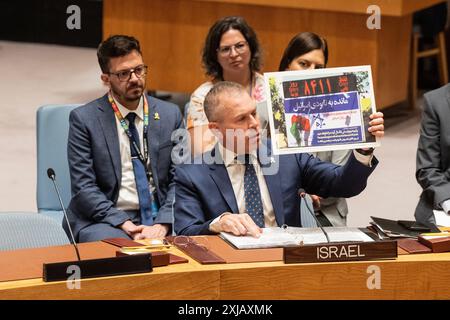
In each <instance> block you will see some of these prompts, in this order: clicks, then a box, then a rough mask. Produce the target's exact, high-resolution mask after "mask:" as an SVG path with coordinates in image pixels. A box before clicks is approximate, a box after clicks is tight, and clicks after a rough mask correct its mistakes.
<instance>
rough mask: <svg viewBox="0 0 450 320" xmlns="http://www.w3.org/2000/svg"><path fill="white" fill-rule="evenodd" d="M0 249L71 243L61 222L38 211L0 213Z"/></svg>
mask: <svg viewBox="0 0 450 320" xmlns="http://www.w3.org/2000/svg"><path fill="white" fill-rule="evenodd" d="M0 230H1V232H0V251H6V250H17V249H25V248H38V247H48V246H59V245H65V244H69V243H70V242H69V239H68V238H67V235H66V233H65V232H64V230H63V228H62V226H61V224H60V223H58V222H57V221H55V220H54V219H52V218H49V217H46V216H43V215H40V214H37V213H19V212H15V213H6V212H5V213H0Z"/></svg>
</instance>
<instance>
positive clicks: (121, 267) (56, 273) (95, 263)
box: [43, 168, 153, 282]
mask: <svg viewBox="0 0 450 320" xmlns="http://www.w3.org/2000/svg"><path fill="white" fill-rule="evenodd" d="M47 176H48V177H49V179H50V180H52V181H53V185H54V186H55V190H56V193H57V195H58V200H59V203H60V205H61V208H62V210H63V212H64V218H65V219H66V222H67V226H68V229H69V233H70V237H71V238H72V242H73V246H74V247H75V252H76V253H77V258H78V261H65V262H54V263H44V264H43V280H44V281H45V282H51V281H68V280H69V278H68V277H69V276H68V274H69V273H71V272H73V271H70V270H72V268H73V267H74V266H75V267H78V268H79V270H80V273H79V277H80V279H84V278H95V277H106V276H116V275H122V274H133V273H146V272H151V271H152V270H153V263H152V255H151V253H143V254H135V255H127V256H119V255H118V252H116V256H115V257H110V258H98V259H89V260H81V259H80V253H79V251H78V246H77V243H76V242H75V237H74V236H73V231H72V228H71V226H70V223H69V219H68V217H67V212H66V209H65V208H64V203H63V201H62V199H61V194H60V193H59V188H58V184H57V183H56V174H55V170H53V169H52V168H48V169H47Z"/></svg>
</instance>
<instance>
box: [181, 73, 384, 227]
mask: <svg viewBox="0 0 450 320" xmlns="http://www.w3.org/2000/svg"><path fill="white" fill-rule="evenodd" d="M205 112H206V115H207V117H208V120H209V129H211V130H212V131H213V132H215V134H216V135H217V136H218V139H219V143H218V144H217V145H216V147H215V148H214V149H213V150H212V151H211V152H209V153H205V154H204V155H203V157H202V158H198V159H195V161H194V163H193V164H184V165H181V166H179V167H177V169H176V173H175V179H174V181H175V183H176V200H177V201H176V203H175V223H174V228H175V232H176V233H177V234H182V235H198V234H213V233H218V232H221V231H225V232H231V233H233V234H235V235H245V234H250V235H253V236H259V234H260V232H261V228H262V227H273V226H282V225H283V224H287V225H289V226H301V223H302V222H301V221H300V215H299V198H298V192H299V189H301V188H303V189H304V190H305V191H306V192H307V193H310V194H317V195H319V196H321V197H324V198H326V197H330V196H333V197H351V196H354V195H357V194H358V193H360V192H361V191H362V190H363V189H364V188H365V186H366V182H367V178H368V176H369V175H370V174H371V172H372V171H373V170H374V169H375V166H376V164H377V162H378V161H377V160H376V159H375V158H373V155H372V151H373V149H372V150H359V152H357V151H354V152H353V154H352V155H351V156H350V158H349V160H348V161H347V163H346V164H345V165H344V166H343V167H340V166H338V165H334V164H331V163H329V162H322V161H320V160H319V159H317V158H314V157H313V156H311V155H309V154H305V153H304V154H296V155H283V156H279V157H275V156H273V155H272V154H271V150H270V147H267V146H268V144H267V142H268V141H262V143H261V144H260V137H259V120H258V117H257V115H256V106H255V103H254V101H253V100H252V99H251V97H250V96H249V95H248V93H247V92H246V90H245V89H244V88H243V87H241V86H240V85H238V84H236V83H232V82H226V81H224V82H220V83H217V84H216V85H215V86H214V87H213V88H212V89H211V91H210V92H209V93H208V95H207V96H206V98H205ZM371 118H372V121H371V123H370V125H371V128H369V131H370V132H371V133H372V134H373V135H375V136H379V137H381V136H383V134H384V126H383V114H382V113H375V114H373V115H371Z"/></svg>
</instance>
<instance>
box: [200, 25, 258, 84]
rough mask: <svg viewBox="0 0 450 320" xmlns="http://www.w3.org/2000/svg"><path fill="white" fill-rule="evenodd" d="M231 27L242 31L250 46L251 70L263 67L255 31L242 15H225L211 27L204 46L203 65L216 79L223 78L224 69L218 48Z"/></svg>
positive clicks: (208, 73)
mask: <svg viewBox="0 0 450 320" xmlns="http://www.w3.org/2000/svg"><path fill="white" fill-rule="evenodd" d="M231 29H233V30H238V31H240V32H241V33H242V35H243V36H244V38H245V40H246V41H247V43H248V45H249V47H250V52H251V57H250V66H249V67H250V71H252V72H255V71H259V69H260V67H261V49H260V47H259V42H258V38H257V37H256V33H255V31H253V29H252V28H251V27H250V26H249V25H248V24H247V22H246V21H245V19H244V18H242V17H234V16H232V17H225V18H222V19H220V20H218V21H216V23H214V25H213V26H212V27H211V28H210V29H209V32H208V35H207V36H206V40H205V45H204V46H203V53H202V63H203V67H204V68H205V70H206V74H207V75H209V76H211V77H213V78H214V79H220V80H223V70H222V67H221V66H220V64H219V62H218V60H217V49H218V48H219V46H220V39H221V38H222V35H223V34H224V33H225V32H227V31H228V30H231Z"/></svg>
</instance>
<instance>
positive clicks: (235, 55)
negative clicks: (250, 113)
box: [186, 16, 267, 155]
mask: <svg viewBox="0 0 450 320" xmlns="http://www.w3.org/2000/svg"><path fill="white" fill-rule="evenodd" d="M202 63H203V67H204V68H205V70H206V74H207V75H208V76H209V77H211V81H208V82H205V83H204V84H202V85H201V86H200V87H198V88H197V89H196V90H195V91H194V93H193V94H192V96H191V100H190V102H189V110H188V113H187V119H186V120H187V125H186V126H187V129H188V131H189V134H190V136H191V147H192V148H191V151H192V154H193V155H198V154H201V153H203V152H205V151H207V150H210V149H211V148H212V147H213V146H214V144H215V143H216V138H215V137H214V135H213V134H212V132H211V131H210V130H209V129H208V119H207V118H206V115H205V112H204V108H203V101H204V100H205V96H206V94H207V93H208V92H209V90H211V88H212V87H213V85H214V83H216V82H218V81H233V82H237V83H239V84H241V85H242V86H243V87H244V88H245V89H246V90H247V92H248V93H249V94H250V96H251V97H252V98H253V99H254V100H255V101H256V102H257V103H259V102H262V101H264V100H265V96H264V78H263V76H262V75H261V74H259V73H258V71H259V70H260V67H261V50H260V47H259V42H258V39H257V37H256V34H255V32H254V31H253V29H252V28H251V27H250V26H249V25H248V24H247V22H246V21H245V20H244V18H242V17H234V16H232V17H225V18H223V19H220V20H218V21H217V22H216V23H215V24H214V25H213V26H212V27H211V28H210V29H209V32H208V35H207V37H206V40H205V45H204V47H203V54H202ZM262 110H263V108H258V114H259V116H260V120H262V121H263V122H265V123H266V122H267V112H264V113H263V114H261V113H260V111H262ZM261 118H263V119H261ZM261 126H262V127H263V126H264V124H261Z"/></svg>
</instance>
